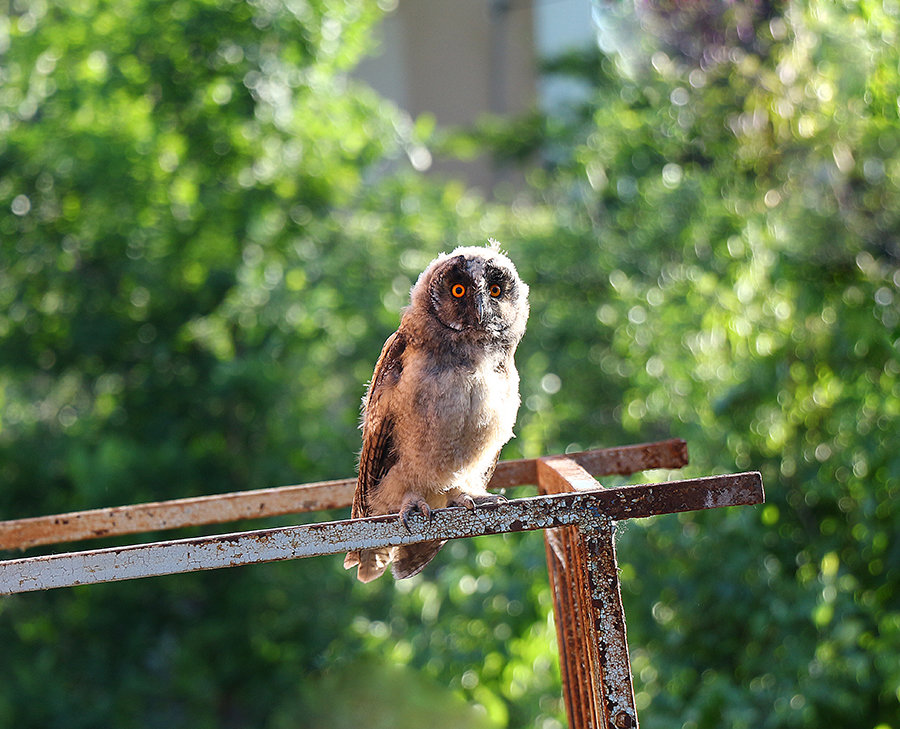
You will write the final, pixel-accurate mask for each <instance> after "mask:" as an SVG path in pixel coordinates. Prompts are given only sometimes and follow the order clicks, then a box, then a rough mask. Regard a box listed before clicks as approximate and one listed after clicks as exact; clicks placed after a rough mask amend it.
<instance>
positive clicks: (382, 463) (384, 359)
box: [344, 331, 406, 582]
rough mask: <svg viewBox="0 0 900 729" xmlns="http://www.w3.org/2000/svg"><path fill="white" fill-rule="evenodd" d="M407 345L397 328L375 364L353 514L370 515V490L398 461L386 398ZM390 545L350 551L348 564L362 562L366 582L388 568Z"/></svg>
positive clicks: (365, 410)
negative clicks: (377, 548)
mask: <svg viewBox="0 0 900 729" xmlns="http://www.w3.org/2000/svg"><path fill="white" fill-rule="evenodd" d="M405 349H406V335H404V334H403V333H402V332H399V331H397V332H394V333H393V334H392V335H391V336H390V337H388V339H387V341H386V342H385V343H384V347H382V349H381V355H380V356H379V357H378V362H377V363H376V364H375V371H374V373H373V374H372V380H371V382H370V383H369V389H368V391H367V392H366V397H365V400H364V406H363V422H362V429H363V443H362V451H360V454H359V475H358V477H357V479H356V492H355V493H354V494H353V508H352V510H351V512H350V515H351V517H352V518H354V519H357V518H359V517H363V516H368V515H369V503H368V502H369V494H370V493H372V492H373V491H374V490H375V489H376V488H378V484H379V483H381V479H383V478H384V475H385V474H386V473H387V472H388V471H390V470H391V467H392V466H393V465H394V463H396V461H397V454H396V453H395V452H394V444H393V432H394V423H393V420H392V419H391V416H390V413H388V412H387V410H388V407H387V403H386V402H384V401H383V398H384V395H385V393H386V391H387V390H388V389H389V388H391V387H393V385H395V384H396V383H397V380H399V379H400V374H401V373H402V371H403V362H402V355H403V351H404V350H405ZM390 552H391V550H390V549H384V550H372V549H369V550H363V551H361V552H357V551H354V552H349V553H348V554H347V556H346V557H345V559H344V567H345V568H347V569H350V568H351V567H354V566H356V565H359V572H358V577H359V579H360V580H361V581H363V582H368V581H369V580H372V579H375V577H378V576H379V575H381V573H382V572H384V570H385V568H386V567H387V564H388V562H389V561H390Z"/></svg>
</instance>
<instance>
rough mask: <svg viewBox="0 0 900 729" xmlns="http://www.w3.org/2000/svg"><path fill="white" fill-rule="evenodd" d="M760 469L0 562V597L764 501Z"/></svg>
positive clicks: (585, 525) (583, 525)
mask: <svg viewBox="0 0 900 729" xmlns="http://www.w3.org/2000/svg"><path fill="white" fill-rule="evenodd" d="M762 498H763V496H762V480H761V477H760V475H759V474H758V473H747V474H733V475H729V476H712V477H708V478H702V479H691V480H687V481H670V482H664V483H657V484H640V485H637V486H623V487H621V488H617V489H603V490H598V491H581V492H578V493H567V494H559V495H551V496H533V497H528V498H523V499H514V500H511V501H508V502H505V503H501V504H496V505H485V506H481V507H479V508H477V509H475V510H474V511H469V510H466V509H461V508H454V509H438V510H436V511H434V512H433V516H432V519H431V521H430V522H428V521H425V520H424V519H423V518H422V517H420V516H416V517H414V519H413V521H412V528H413V529H418V531H407V530H406V529H405V528H404V527H403V525H402V524H401V523H400V522H399V520H398V519H397V517H396V515H388V516H376V517H369V518H366V519H349V520H344V521H332V522H323V523H318V524H307V525H303V526H293V527H283V528H278V529H263V530H257V531H250V532H239V533H234V534H223V535H216V536H210V537H198V538H193V539H179V540H171V541H166V542H155V543H152V544H143V545H133V546H127V547H119V548H109V549H99V550H89V551H83V552H73V553H67V554H58V555H47V556H42V557H29V558H24V559H15V560H7V561H4V562H0V595H4V594H11V593H14V592H29V591H33V590H43V589H50V588H56V587H71V586H74V585H81V584H93V583H98V582H109V581H113V580H124V579H135V578H140V577H151V576H157V575H166V574H177V573H184V572H193V571H197V570H207V569H218V568H222V567H233V566H238V565H246V564H253V563H261V562H273V561H279V560H286V559H295V558H299V557H313V556H318V555H326V554H338V553H341V552H348V551H352V550H358V549H367V548H374V547H382V546H391V545H400V544H413V543H416V542H422V541H428V540H435V539H459V538H463V537H472V536H479V535H483V534H496V533H501V532H512V531H527V530H534V529H547V528H551V527H560V526H567V525H570V526H576V525H577V526H579V527H581V528H584V529H588V530H590V529H593V528H594V527H596V526H597V525H598V524H599V523H600V522H601V520H606V519H628V518H633V517H641V516H650V515H653V514H662V513H670V512H673V511H685V510H692V509H704V508H714V507H719V506H730V505H739V504H752V503H759V502H761V501H762Z"/></svg>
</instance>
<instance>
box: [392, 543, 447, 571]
mask: <svg viewBox="0 0 900 729" xmlns="http://www.w3.org/2000/svg"><path fill="white" fill-rule="evenodd" d="M446 543H447V540H439V541H435V542H419V543H418V544H407V545H404V546H402V547H397V551H396V553H395V554H394V565H393V567H391V571H392V572H393V573H394V577H395V578H396V579H398V580H402V579H404V578H406V577H412V576H413V575H417V574H419V572H421V571H422V570H423V569H424V568H425V565H427V564H428V563H429V562H430V561H431V560H433V559H434V556H435V555H436V554H437V553H438V552H439V551H440V549H441V547H443V546H444V545H445V544H446Z"/></svg>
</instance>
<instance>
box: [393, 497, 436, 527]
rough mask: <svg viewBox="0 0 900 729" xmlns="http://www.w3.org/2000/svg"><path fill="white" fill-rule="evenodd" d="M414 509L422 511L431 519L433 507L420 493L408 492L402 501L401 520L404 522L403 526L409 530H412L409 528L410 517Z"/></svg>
mask: <svg viewBox="0 0 900 729" xmlns="http://www.w3.org/2000/svg"><path fill="white" fill-rule="evenodd" d="M414 511H419V512H421V513H422V516H424V517H425V518H426V519H428V521H431V507H430V506H429V505H428V502H427V501H425V499H423V498H422V497H421V496H419V494H412V493H407V494H406V496H404V497H403V501H402V502H400V521H402V522H403V526H405V527H406V531H408V532H411V531H412V529H410V528H409V517H410V514H412V513H413V512H414Z"/></svg>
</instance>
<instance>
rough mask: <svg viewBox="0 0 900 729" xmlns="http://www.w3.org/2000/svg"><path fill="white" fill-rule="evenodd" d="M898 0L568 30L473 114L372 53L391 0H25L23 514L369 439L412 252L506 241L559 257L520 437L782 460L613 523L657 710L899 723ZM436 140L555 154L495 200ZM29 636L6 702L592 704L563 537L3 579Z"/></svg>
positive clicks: (8, 234)
mask: <svg viewBox="0 0 900 729" xmlns="http://www.w3.org/2000/svg"><path fill="white" fill-rule="evenodd" d="M892 8H893V6H890V5H888V4H884V5H882V4H880V3H872V2H868V1H864V2H858V3H842V4H831V3H811V4H809V6H808V7H807V6H804V7H799V6H797V7H791V8H790V9H788V10H785V12H784V14H775V12H774V11H772V12H771V14H770V15H769V16H767V17H765V18H756V19H755V23H756V25H755V27H751V26H747V27H751V29H752V30H753V35H752V38H749V39H748V36H747V35H746V33H744V34H743V35H741V38H742V39H743V40H741V41H740V42H737V41H736V40H735V39H734V38H732V37H731V35H730V33H727V32H726V33H721V34H718V35H717V34H715V33H713V35H712V36H711V37H715V38H719V39H721V43H723V44H724V45H723V46H722V47H723V48H724V49H725V50H724V52H720V50H721V49H720V48H719V47H718V46H717V47H716V48H715V49H714V50H715V52H711V54H709V56H708V57H704V60H703V61H702V62H699V61H694V60H692V58H693V56H690V55H680V53H679V51H678V48H679V47H680V46H679V37H678V36H677V34H676V35H675V36H672V35H665V34H663V35H664V37H662V38H661V40H656V41H654V40H653V39H652V38H647V39H646V40H647V41H648V42H652V47H648V48H647V49H646V50H645V51H644V52H643V53H642V54H641V55H640V57H641V58H643V59H644V60H645V61H646V62H645V63H643V64H638V65H637V66H635V65H634V64H633V63H625V62H624V61H623V60H622V59H620V58H617V57H616V56H615V55H609V56H598V57H592V58H589V59H587V63H582V62H581V61H580V60H579V59H578V58H575V57H569V58H566V59H563V60H561V61H560V62H558V63H555V64H550V65H548V70H549V71H552V72H561V73H562V72H565V73H571V72H574V71H576V70H579V69H581V70H583V71H585V77H586V78H588V79H589V80H590V81H591V83H592V84H593V85H594V87H595V93H594V96H593V97H592V98H591V100H590V102H589V103H587V104H585V105H584V106H582V107H579V108H573V109H571V110H568V113H566V114H564V115H560V116H558V117H557V116H554V117H551V118H541V117H539V116H535V115H532V116H529V117H528V118H526V119H522V120H518V121H514V122H511V123H506V122H503V121H502V120H486V121H485V122H484V123H483V124H482V125H481V127H480V129H479V130H476V133H475V134H472V135H470V136H469V137H468V138H464V137H462V136H460V135H458V134H457V135H446V134H445V133H444V132H443V130H439V129H438V130H435V129H434V124H433V120H430V119H428V118H423V119H420V120H418V121H417V122H413V121H412V120H410V119H408V118H406V116H405V115H403V114H402V113H401V112H399V111H398V110H396V109H394V108H392V107H390V106H389V105H387V104H386V103H385V102H383V101H382V100H380V99H379V98H377V97H376V96H375V95H374V94H373V93H372V92H371V91H370V90H368V89H366V88H363V87H360V86H358V85H356V84H355V83H354V82H352V81H351V80H349V79H348V78H347V75H346V74H347V72H348V70H349V69H351V68H352V66H353V64H354V63H355V62H356V61H357V60H358V58H359V57H360V55H361V54H362V53H364V52H365V50H366V43H367V40H366V39H367V37H368V35H369V30H370V28H371V25H372V23H374V22H375V21H376V20H377V18H378V17H379V10H378V8H377V6H375V5H373V4H370V3H366V2H361V1H359V2H357V1H355V0H345V1H343V2H335V1H334V0H329V1H328V2H324V1H322V2H309V3H303V4H298V3H292V2H286V1H285V2H279V1H277V0H274V1H272V2H269V1H265V2H263V1H262V0H260V2H249V3H244V2H240V3H232V4H227V3H225V4H223V3H213V2H203V1H201V0H194V1H193V2H178V3H164V4H160V3H153V2H149V1H148V0H117V1H112V0H110V1H108V2H105V1H101V0H82V1H81V2H77V3H55V2H44V1H42V2H28V3H24V2H23V3H21V4H14V5H13V10H12V12H11V13H9V15H8V17H7V18H6V19H4V20H2V21H0V23H2V25H0V52H2V53H3V59H2V63H0V68H2V71H0V73H2V84H3V85H2V89H0V129H2V130H3V133H2V134H0V403H2V408H0V482H2V484H3V488H2V489H0V515H2V517H3V518H14V517H18V516H30V515H36V514H41V513H52V512H57V511H61V510H67V509H81V508H90V507H95V506H107V505H114V504H118V503H129V502H138V501H145V500H156V499H162V498H172V497H178V496H186V495H190V494H198V493H211V492H220V491H227V490H233V489H245V488H252V487H259V486H271V485H277V484H284V483H289V482H299V481H311V480H316V479H319V478H334V477H340V476H346V475H348V474H350V473H352V471H353V467H354V458H355V456H354V454H355V452H356V450H357V449H358V444H359V436H358V432H357V431H356V421H357V415H358V402H359V397H360V396H361V394H362V391H363V383H364V382H365V381H366V379H367V378H368V377H369V376H370V374H371V369H372V366H373V363H374V360H375V358H376V357H377V353H378V351H379V349H380V346H381V343H382V342H383V340H384V338H385V337H386V336H387V334H389V333H390V331H392V330H393V328H394V327H395V326H396V323H397V321H398V318H399V310H400V308H401V307H402V306H403V304H404V301H405V299H406V296H407V293H408V290H409V287H410V285H411V284H412V282H413V281H414V280H415V277H416V275H417V274H418V272H419V271H421V269H422V267H423V266H424V265H425V264H426V263H427V262H428V261H429V260H430V259H431V257H432V256H433V255H434V254H435V253H437V252H438V251H440V250H446V249H449V248H451V247H453V246H454V245H455V244H456V243H457V242H468V243H471V242H477V241H479V240H483V239H486V238H487V237H488V236H494V237H497V238H499V239H500V240H501V241H503V242H504V243H505V245H506V246H507V248H508V249H509V250H510V254H511V256H512V257H513V259H514V260H515V261H516V262H517V264H518V266H519V269H520V272H521V273H522V275H523V278H525V279H526V280H527V281H529V283H530V284H531V290H532V311H533V314H532V319H531V323H530V326H529V332H528V334H527V335H526V337H525V339H524V340H523V343H522V346H521V349H520V354H519V356H518V362H519V369H520V372H521V375H522V395H523V408H522V412H521V414H520V418H519V425H518V428H517V433H518V438H517V439H516V440H514V441H513V442H512V443H511V444H510V446H509V447H508V448H507V452H506V453H505V455H506V456H507V457H515V456H520V455H529V456H533V455H539V454H542V453H547V452H559V451H562V450H565V449H567V448H570V449H577V448H588V447H592V446H597V445H614V444H620V443H627V442H637V441H643V440H650V439H654V438H657V437H667V436H670V435H673V436H680V437H684V438H686V439H687V440H688V441H689V446H690V450H691V456H692V465H691V466H690V468H689V469H688V473H691V474H695V475H700V474H705V473H710V472H722V471H731V470H734V469H735V468H737V469H760V470H761V471H762V472H763V476H764V479H765V482H766V486H767V504H766V506H764V507H762V508H757V509H750V508H742V509H735V510H732V511H730V512H722V511H720V510H717V511H714V512H710V513H704V514H699V513H697V514H687V515H681V516H678V517H674V516H673V517H664V518H657V519H653V520H647V521H645V522H638V523H635V524H632V525H629V526H628V527H627V528H624V529H622V533H621V534H620V537H619V555H620V562H621V567H622V581H623V589H624V593H625V594H624V599H625V602H626V613H627V617H628V628H629V638H630V642H631V647H632V659H633V668H634V674H635V681H636V689H637V700H638V706H639V710H640V711H641V723H642V725H644V726H646V727H650V728H651V729H652V728H654V727H656V728H658V729H662V728H668V727H698V728H699V727H718V726H723V725H725V726H733V727H741V726H754V727H756V726H761V727H817V726H820V725H822V724H825V723H826V722H830V723H838V724H841V725H853V726H858V725H862V726H871V727H875V726H876V725H877V726H879V727H880V728H881V729H883V727H886V726H887V727H890V726H895V725H896V713H897V702H898V698H900V697H898V695H897V685H898V681H900V665H898V662H897V655H898V653H900V630H898V628H900V613H898V606H897V602H896V593H897V589H898V581H900V553H898V551H897V545H896V543H895V542H896V540H894V539H892V537H893V535H894V534H895V533H896V531H897V528H898V521H897V516H896V513H895V512H896V509H892V508H891V506H892V504H893V502H895V501H896V500H897V495H898V494H897V483H898V479H900V455H898V452H897V448H896V447H895V446H896V437H895V433H896V431H897V421H898V414H900V383H898V379H897V375H898V373H900V357H898V351H897V350H898V340H900V331H898V330H900V314H898V307H897V300H898V295H900V294H898V291H897V288H898V286H900V275H898V274H897V270H898V265H897V262H898V257H900V248H898V240H897V230H898V229H900V225H898V222H900V221H898V214H900V165H898V155H897V151H898V150H897V146H898V141H897V140H898V139H900V136H898V134H897V131H898V110H897V105H896V94H897V89H898V88H900V79H898V60H900V58H898V51H897V47H898V44H897V38H896V35H897V18H896V15H895V14H893V13H894V10H893V9H892ZM672 12H674V11H672ZM667 17H668V16H667ZM753 20H754V19H752V18H751V19H750V20H747V19H744V20H743V21H741V22H743V23H745V25H746V23H748V22H751V21H753ZM721 22H731V21H730V19H729V16H728V14H727V13H726V14H725V15H724V16H722V19H721ZM651 25H652V24H651ZM648 27H649V25H648ZM710 32H711V33H712V30H711V31H710ZM710 59H711V60H710ZM423 143H427V144H432V145H434V151H435V152H440V151H441V150H442V149H443V150H445V151H450V152H454V153H460V154H462V153H466V152H467V151H471V150H473V149H480V148H489V149H490V150H492V151H494V152H495V153H496V154H497V156H498V157H500V158H502V159H504V160H516V159H518V160H525V159H534V158H535V156H537V155H540V158H542V159H543V160H544V161H545V162H546V164H545V165H544V166H543V167H541V168H537V167H534V166H532V167H530V168H528V172H527V174H528V179H529V189H528V190H527V191H524V192H523V193H522V194H521V195H520V196H519V197H518V198H516V199H515V200H513V201H511V202H510V203H509V204H499V203H486V202H485V201H483V200H480V199H479V198H477V197H475V196H473V195H472V194H470V193H469V192H467V191H466V190H465V189H464V188H463V187H462V186H461V185H459V184H457V183H453V182H450V183H439V182H435V181H430V180H426V179H423V178H422V177H421V176H419V175H417V174H416V173H414V172H413V171H412V170H411V169H410V166H409V165H408V164H407V162H406V160H405V157H407V156H409V155H415V154H416V153H417V152H418V151H420V147H421V145H422V144H423ZM656 475H659V474H656ZM663 476H665V474H663ZM279 521H280V522H284V521H285V520H279ZM254 526H256V525H254ZM0 645H2V646H3V651H2V652H0V675H2V677H3V680H2V681H0V724H2V725H4V726H5V725H10V726H12V725H15V726H21V727H31V726H34V727H45V726H48V725H60V726H97V725H115V726H122V727H153V726H157V725H159V726H166V727H173V726H175V727H178V726H191V727H204V726H209V727H229V726H241V727H243V726H260V727H281V726H288V725H293V724H297V723H310V724H311V725H321V726H336V725H338V723H339V722H344V723H346V724H348V725H350V724H352V725H354V726H356V725H360V718H359V717H360V700H361V699H360V697H364V700H365V701H367V702H368V705H369V706H371V712H370V714H369V715H368V716H369V719H370V723H371V724H372V725H375V723H376V722H380V721H383V720H384V721H387V720H389V719H391V718H393V720H394V721H395V722H396V723H395V724H394V725H398V726H399V725H401V722H404V723H405V724H409V725H411V726H412V725H417V723H418V725H422V724H425V723H426V722H431V723H432V724H435V725H437V724H436V720H432V719H431V718H429V717H430V715H431V714H432V713H433V712H432V709H433V708H434V707H437V706H440V707H441V713H442V714H447V715H448V716H449V717H457V720H456V725H466V726H473V725H476V724H475V723H476V722H483V725H484V726H511V727H512V726H515V727H519V726H537V727H544V728H545V729H546V728H549V727H555V726H559V725H560V723H561V722H563V721H564V712H563V708H562V704H561V700H560V698H559V696H560V686H559V680H560V679H559V672H558V666H557V662H556V646H555V629H554V626H553V624H552V612H551V606H550V595H549V590H548V588H547V583H546V573H545V567H544V548H543V543H542V540H541V538H540V535H538V534H527V535H507V536H503V537H490V538H481V539H478V540H472V541H464V542H458V543H453V544H451V545H448V547H447V548H445V550H444V551H443V552H442V553H441V554H440V555H439V556H438V558H437V559H436V560H435V563H434V564H433V565H432V566H431V567H429V569H428V570H427V571H426V573H425V574H423V575H420V576H418V577H416V578H414V579H413V580H410V581H405V582H400V583H396V584H395V583H393V582H391V581H390V580H389V579H384V580H380V581H377V582H375V583H373V584H370V585H359V584H356V583H354V582H353V580H352V578H351V577H350V575H348V574H347V573H345V572H344V571H343V569H342V568H341V565H340V559H339V558H323V559H317V560H303V561H302V562H296V563H284V564H278V565H267V566H260V567H254V568H246V569H243V570H227V571H223V572H217V573H202V574H193V575H185V576H179V577H171V578H161V579H156V580H147V581H140V582H136V583H121V584H111V585H103V586H96V587H90V588H79V589H74V590H64V591H57V592H49V593H42V594H32V595H25V596H21V597H15V598H7V599H4V600H2V601H0ZM368 675H371V676H372V677H373V678H372V681H371V682H366V681H365V680H364V677H365V676H368ZM407 687H408V688H407ZM435 687H438V688H437V689H436V688H435ZM378 697H381V699H380V701H379V699H378ZM423 697H424V698H425V699H426V701H425V702H423V701H422V699H423ZM473 707H474V708H473ZM332 709H333V711H332ZM329 717H331V720H329ZM405 724H402V725H405ZM448 725H453V721H452V720H450V721H449V724H448Z"/></svg>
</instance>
